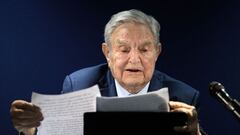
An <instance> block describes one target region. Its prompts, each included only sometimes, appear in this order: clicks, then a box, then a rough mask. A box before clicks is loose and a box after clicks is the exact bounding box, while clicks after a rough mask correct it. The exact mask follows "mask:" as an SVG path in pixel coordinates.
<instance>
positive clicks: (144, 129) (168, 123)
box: [84, 112, 187, 135]
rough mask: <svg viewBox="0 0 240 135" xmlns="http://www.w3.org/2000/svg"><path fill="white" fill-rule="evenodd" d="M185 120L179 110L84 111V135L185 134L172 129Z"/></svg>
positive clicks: (184, 116)
mask: <svg viewBox="0 0 240 135" xmlns="http://www.w3.org/2000/svg"><path fill="white" fill-rule="evenodd" d="M186 120H187V116H186V114H184V113H180V112H86V113H84V135H186V134H182V133H176V132H175V131H174V130H173V127H174V126H181V125H184V124H185V123H186Z"/></svg>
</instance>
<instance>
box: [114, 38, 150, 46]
mask: <svg viewBox="0 0 240 135" xmlns="http://www.w3.org/2000/svg"><path fill="white" fill-rule="evenodd" d="M117 43H119V44H120V45H126V44H128V43H129V42H128V41H126V40H120V39H118V40H117ZM150 44H152V42H151V41H144V42H143V43H142V44H141V46H147V45H150Z"/></svg>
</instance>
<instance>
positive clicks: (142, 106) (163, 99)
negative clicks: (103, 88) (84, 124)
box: [97, 88, 169, 112]
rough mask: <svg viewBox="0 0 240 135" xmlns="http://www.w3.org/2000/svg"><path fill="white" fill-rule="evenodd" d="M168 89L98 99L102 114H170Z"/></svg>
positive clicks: (98, 109)
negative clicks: (131, 112) (117, 112)
mask: <svg viewBox="0 0 240 135" xmlns="http://www.w3.org/2000/svg"><path fill="white" fill-rule="evenodd" d="M168 102H169V93H168V88H162V89H159V90H157V91H153V92H148V93H146V94H141V95H138V94H137V95H131V96H128V97H97V111H100V112H110V111H112V112H114V111H115V112H116V111H119V112H129V111H134V112H169V105H168Z"/></svg>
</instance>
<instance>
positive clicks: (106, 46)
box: [102, 43, 110, 61]
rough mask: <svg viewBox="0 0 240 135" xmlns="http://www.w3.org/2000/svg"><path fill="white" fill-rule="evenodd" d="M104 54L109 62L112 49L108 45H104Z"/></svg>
mask: <svg viewBox="0 0 240 135" xmlns="http://www.w3.org/2000/svg"><path fill="white" fill-rule="evenodd" d="M102 52H103V54H104V56H105V58H106V59H107V61H109V53H110V48H109V45H108V44H107V43H102Z"/></svg>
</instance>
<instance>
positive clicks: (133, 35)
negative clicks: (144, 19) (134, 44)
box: [111, 23, 154, 42]
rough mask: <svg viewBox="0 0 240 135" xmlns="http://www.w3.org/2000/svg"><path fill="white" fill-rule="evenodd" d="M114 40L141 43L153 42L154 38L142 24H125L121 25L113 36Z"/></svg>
mask: <svg viewBox="0 0 240 135" xmlns="http://www.w3.org/2000/svg"><path fill="white" fill-rule="evenodd" d="M111 39H112V40H125V42H127V41H128V42H130V41H134V40H137V41H141V40H143V41H144V40H153V39H154V36H153V33H152V32H151V30H150V29H149V27H148V26H146V25H144V24H140V23H124V24H121V25H119V26H118V27H117V28H116V29H115V30H114V31H113V33H112V35H111Z"/></svg>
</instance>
